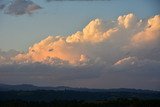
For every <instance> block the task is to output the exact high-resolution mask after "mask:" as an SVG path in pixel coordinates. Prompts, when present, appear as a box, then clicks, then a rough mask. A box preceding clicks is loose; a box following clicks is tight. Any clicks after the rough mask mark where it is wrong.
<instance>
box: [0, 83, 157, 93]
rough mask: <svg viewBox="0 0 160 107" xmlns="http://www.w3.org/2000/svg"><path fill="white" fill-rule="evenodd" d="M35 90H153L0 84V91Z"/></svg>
mask: <svg viewBox="0 0 160 107" xmlns="http://www.w3.org/2000/svg"><path fill="white" fill-rule="evenodd" d="M13 90H14V91H35V90H59V91H63V90H72V91H88V92H155V91H152V90H142V89H129V88H117V89H91V88H73V87H67V86H57V87H40V86H35V85H31V84H20V85H8V84H0V91H13Z"/></svg>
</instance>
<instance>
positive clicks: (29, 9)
mask: <svg viewBox="0 0 160 107" xmlns="http://www.w3.org/2000/svg"><path fill="white" fill-rule="evenodd" d="M38 9H41V7H40V6H39V5H37V4H35V3H34V2H32V1H30V0H13V1H11V2H10V4H9V5H8V6H7V7H6V9H5V10H4V11H5V13H6V14H11V15H23V14H31V13H33V12H34V11H35V10H38Z"/></svg>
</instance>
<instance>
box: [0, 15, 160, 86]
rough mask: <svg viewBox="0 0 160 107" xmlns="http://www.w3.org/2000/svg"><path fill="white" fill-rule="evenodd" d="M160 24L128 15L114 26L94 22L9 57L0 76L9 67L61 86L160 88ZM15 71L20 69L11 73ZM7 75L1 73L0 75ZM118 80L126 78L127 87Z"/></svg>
mask: <svg viewBox="0 0 160 107" xmlns="http://www.w3.org/2000/svg"><path fill="white" fill-rule="evenodd" d="M159 25H160V16H159V15H155V16H154V17H151V18H149V19H139V18H137V17H136V16H135V15H134V14H132V13H131V14H128V15H123V16H119V17H118V18H117V19H116V20H113V21H103V20H101V19H95V20H92V21H91V22H90V23H89V24H88V25H87V26H86V27H84V29H83V30H82V31H77V32H76V33H74V34H72V35H68V36H48V37H47V38H46V39H44V40H42V41H40V42H39V43H36V44H34V45H33V46H31V47H30V48H29V49H28V52H26V53H19V54H17V55H15V56H12V57H10V62H11V63H9V64H8V65H6V66H10V67H6V66H4V64H3V66H1V67H0V69H1V70H0V71H8V72H9V74H10V73H11V71H10V70H9V68H12V70H15V71H23V70H24V71H25V72H27V71H36V74H37V75H38V76H37V78H39V79H40V80H46V78H50V79H48V80H47V82H49V81H56V83H58V81H59V84H67V85H73V84H82V85H83V86H87V85H91V84H93V85H94V86H95V85H100V84H101V82H103V81H105V82H106V83H107V84H108V86H112V87H115V86H116V85H117V86H119V85H118V84H121V86H119V87H127V86H130V87H131V86H134V87H141V86H142V87H152V88H153V87H154V88H157V87H159V86H157V84H158V83H160V79H159V77H157V74H160V72H159V70H160V68H159V66H160V57H159V56H160V48H159V45H160V44H159V43H160V41H159V40H160V26H159ZM4 62H5V61H4V56H2V57H0V63H4ZM13 65H14V66H13ZM15 66H18V67H16V68H13V67H15ZM30 66H31V67H30ZM41 67H42V68H41ZM43 67H44V68H43ZM17 68H18V69H17ZM30 68H31V69H30ZM38 71H39V73H42V74H43V72H47V73H48V75H46V77H45V76H43V75H39V74H38ZM115 71H116V72H115ZM117 71H122V72H117ZM125 71H127V72H125ZM133 71H134V72H133ZM32 73H33V72H32ZM32 73H31V74H32ZM1 74H2V72H1ZM9 74H7V72H3V75H9ZM44 74H45V73H44ZM18 75H23V74H21V73H20V74H18ZM48 76H49V77H48ZM29 77H30V76H29ZM43 77H44V78H45V79H44V78H43ZM84 77H86V78H85V79H84ZM117 77H120V78H126V79H128V82H126V80H123V79H120V78H117ZM4 78H5V77H4ZM4 78H3V79H4ZM35 78H36V76H35ZM53 78H54V79H53ZM55 78H56V79H55ZM87 78H88V79H87ZM134 78H136V80H135V79H134ZM3 79H2V80H3ZM131 79H132V80H131ZM141 79H142V82H141V83H138V84H137V82H136V81H137V80H139V81H141ZM28 80H29V79H28ZM72 80H75V81H74V82H73V81H72ZM85 80H86V81H87V82H86V81H85ZM113 80H114V82H115V84H113V85H111V83H109V81H112V82H113ZM26 81H27V78H26ZM67 81H68V82H67ZM93 81H94V83H95V84H94V83H93ZM125 82H126V83H125ZM35 83H36V81H35ZM129 83H131V84H130V85H129ZM134 83H136V84H134ZM122 84H124V85H122ZM133 84H134V85H133ZM143 84H146V85H145V86H144V85H143ZM147 84H148V85H147ZM150 84H152V85H150ZM97 87H98V86H97Z"/></svg>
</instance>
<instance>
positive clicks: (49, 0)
mask: <svg viewBox="0 0 160 107" xmlns="http://www.w3.org/2000/svg"><path fill="white" fill-rule="evenodd" d="M46 1H47V2H51V1H110V0H46Z"/></svg>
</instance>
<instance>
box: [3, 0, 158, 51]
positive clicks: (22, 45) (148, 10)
mask: <svg viewBox="0 0 160 107" xmlns="http://www.w3.org/2000/svg"><path fill="white" fill-rule="evenodd" d="M33 1H34V2H35V3H36V4H38V5H40V6H41V7H42V9H39V10H36V12H34V13H33V14H31V15H28V14H24V15H18V16H15V15H9V14H3V12H2V11H1V12H0V49H2V50H9V49H15V50H18V51H26V50H27V49H28V47H29V46H31V45H33V44H34V43H36V42H39V41H40V40H42V39H44V38H46V37H47V36H48V35H53V36H56V35H64V36H65V35H70V34H73V33H75V32H76V31H79V30H82V29H83V28H84V27H85V26H86V25H87V24H88V23H89V22H90V21H91V20H92V19H95V18H100V19H103V20H113V19H115V20H116V18H117V17H118V16H120V15H124V14H128V13H134V14H135V15H136V16H138V17H139V18H144V19H145V18H148V17H151V16H154V15H156V14H159V13H160V7H158V6H159V0H111V1H89V2H86V1H76V2H72V1H66V2H64V1H63V2H55V1H53V2H46V1H45V0H33ZM6 41H7V42H6Z"/></svg>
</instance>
